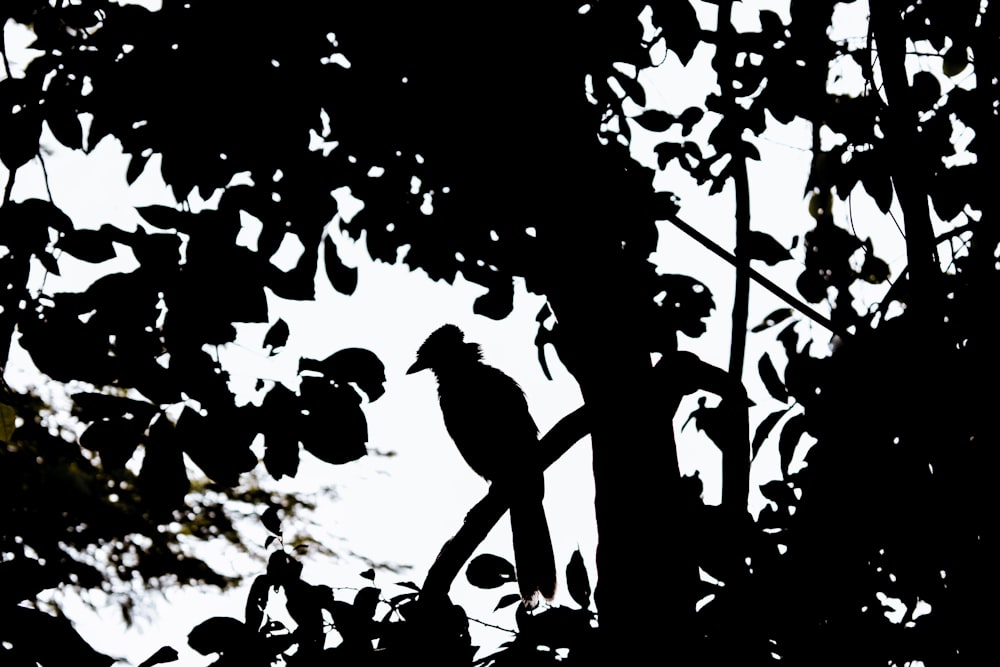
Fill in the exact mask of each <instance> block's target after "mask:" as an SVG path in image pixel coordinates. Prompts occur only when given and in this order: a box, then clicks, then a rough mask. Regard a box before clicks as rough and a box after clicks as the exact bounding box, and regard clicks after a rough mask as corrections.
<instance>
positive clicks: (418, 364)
mask: <svg viewBox="0 0 1000 667" xmlns="http://www.w3.org/2000/svg"><path fill="white" fill-rule="evenodd" d="M426 368H430V366H428V365H427V362H425V361H421V360H420V359H419V358H418V359H417V360H416V361H415V362H414V364H413V365H412V366H410V368H409V369H407V371H406V374H407V375H413V374H414V373H416V372H418V371H422V370H424V369H426Z"/></svg>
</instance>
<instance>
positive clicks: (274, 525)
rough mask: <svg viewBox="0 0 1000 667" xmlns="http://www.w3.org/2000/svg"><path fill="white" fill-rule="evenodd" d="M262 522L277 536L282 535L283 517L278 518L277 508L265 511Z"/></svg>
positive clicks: (269, 508) (261, 516) (261, 518)
mask: <svg viewBox="0 0 1000 667" xmlns="http://www.w3.org/2000/svg"><path fill="white" fill-rule="evenodd" d="M260 522H261V523H262V524H264V527H265V528H267V529H268V530H269V531H271V532H272V533H274V534H275V535H281V517H280V516H278V508H277V507H274V506H272V507H268V508H267V509H266V510H264V513H263V514H261V515H260Z"/></svg>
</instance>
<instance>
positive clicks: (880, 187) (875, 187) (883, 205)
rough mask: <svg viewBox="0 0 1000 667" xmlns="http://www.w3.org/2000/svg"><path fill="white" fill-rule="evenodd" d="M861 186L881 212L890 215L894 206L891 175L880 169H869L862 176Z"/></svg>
mask: <svg viewBox="0 0 1000 667" xmlns="http://www.w3.org/2000/svg"><path fill="white" fill-rule="evenodd" d="M861 185H863V186H864V188H865V192H867V193H868V194H869V195H870V196H871V198H872V199H874V200H875V204H876V205H877V206H878V208H879V210H880V211H882V212H883V213H888V212H889V208H890V207H891V206H892V180H891V179H890V177H889V174H888V173H887V172H885V171H882V170H879V169H869V170H868V171H867V173H865V174H863V175H862V176H861Z"/></svg>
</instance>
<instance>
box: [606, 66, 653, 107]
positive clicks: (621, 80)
mask: <svg viewBox="0 0 1000 667" xmlns="http://www.w3.org/2000/svg"><path fill="white" fill-rule="evenodd" d="M614 79H615V81H617V82H618V85H620V86H621V87H622V90H623V91H625V97H628V98H630V99H631V100H632V101H633V102H635V103H636V104H638V105H639V106H641V107H644V106H646V91H645V90H644V89H643V87H642V84H641V83H639V81H638V80H637V79H633V78H631V77H628V76H625V75H624V74H622V73H621V72H616V73H615V74H614Z"/></svg>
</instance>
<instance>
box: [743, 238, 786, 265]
mask: <svg viewBox="0 0 1000 667" xmlns="http://www.w3.org/2000/svg"><path fill="white" fill-rule="evenodd" d="M740 251H745V252H747V253H748V254H749V255H750V259H759V260H761V261H762V262H764V263H765V264H767V265H768V266H774V265H775V264H778V263H779V262H783V261H785V260H786V259H791V258H792V254H791V253H790V252H788V248H786V247H785V246H783V245H781V244H780V243H778V241H777V240H776V239H775V238H774V237H773V236H771V235H770V234H765V233H764V232H750V239H749V243H747V247H746V248H740Z"/></svg>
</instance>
